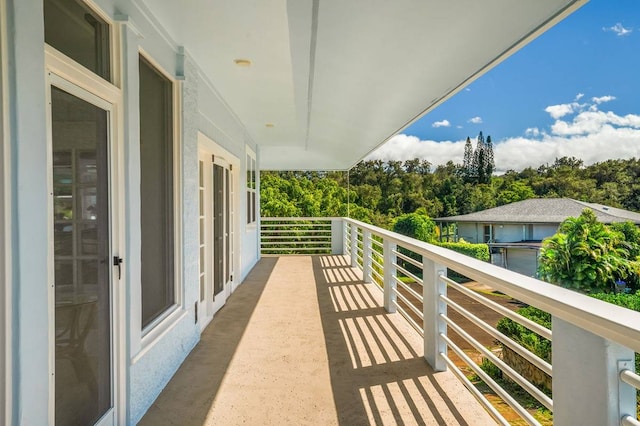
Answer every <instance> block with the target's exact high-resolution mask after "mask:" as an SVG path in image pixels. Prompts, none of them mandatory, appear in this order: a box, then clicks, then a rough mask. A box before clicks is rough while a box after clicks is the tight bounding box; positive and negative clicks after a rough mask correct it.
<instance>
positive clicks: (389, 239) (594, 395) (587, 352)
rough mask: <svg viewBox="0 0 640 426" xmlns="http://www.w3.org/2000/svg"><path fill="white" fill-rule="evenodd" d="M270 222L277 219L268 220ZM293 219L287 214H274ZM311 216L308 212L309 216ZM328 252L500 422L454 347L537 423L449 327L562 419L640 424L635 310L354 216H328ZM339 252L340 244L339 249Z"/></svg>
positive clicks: (639, 324)
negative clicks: (505, 323)
mask: <svg viewBox="0 0 640 426" xmlns="http://www.w3.org/2000/svg"><path fill="white" fill-rule="evenodd" d="M269 220H270V221H271V222H272V223H275V222H274V220H273V219H269ZM278 220H285V221H286V220H289V219H278ZM305 220H308V219H305ZM330 220H331V223H332V229H333V233H332V235H333V239H334V244H333V247H334V251H332V252H333V253H344V254H346V255H348V256H350V258H351V264H352V266H354V267H357V268H360V269H361V270H362V271H363V279H364V281H365V282H375V283H376V284H378V285H379V286H380V287H381V289H382V290H383V292H384V307H385V309H386V310H387V311H388V312H398V313H399V314H401V315H403V316H404V317H405V318H406V319H407V321H409V323H410V324H411V325H412V326H413V327H414V328H415V329H416V330H417V331H418V332H419V333H420V334H421V335H422V336H423V338H424V357H425V359H426V360H427V361H428V362H429V364H430V365H431V366H432V367H433V368H434V369H435V370H436V371H443V370H446V369H450V370H451V371H452V373H454V374H455V375H456V376H457V377H458V378H459V379H460V380H461V381H462V383H463V384H465V386H466V387H467V388H468V389H469V390H470V391H471V392H472V393H473V394H474V396H476V397H477V398H478V400H479V401H480V402H481V403H482V404H483V405H484V406H485V407H486V409H487V410H488V411H489V412H490V413H491V414H492V415H493V416H494V417H495V419H496V420H497V421H498V422H499V423H501V424H509V423H508V422H507V421H506V420H505V419H504V418H503V416H502V415H501V414H500V413H499V412H498V411H497V410H496V409H495V408H494V407H493V406H492V405H491V404H490V403H489V401H488V400H487V399H486V398H485V397H484V396H483V394H482V393H481V392H480V391H478V390H477V388H476V387H475V386H474V385H473V384H472V383H471V381H470V380H469V379H468V378H467V377H466V375H465V374H464V373H463V372H462V371H461V370H460V369H459V368H458V366H457V364H456V363H455V362H454V361H453V360H452V357H451V355H452V354H455V355H456V356H457V357H458V358H459V359H460V360H462V361H463V362H464V363H465V364H467V365H468V366H469V368H470V369H471V370H472V371H474V373H475V374H476V375H477V376H478V377H479V378H480V379H481V380H482V381H484V382H485V383H486V384H487V385H488V386H489V387H491V388H492V389H493V391H494V392H495V393H496V394H497V395H499V396H500V397H501V398H502V399H503V400H504V401H505V402H506V403H507V404H509V405H510V406H511V407H512V408H513V410H514V411H515V412H516V413H518V414H519V415H520V416H521V417H522V418H523V419H524V420H525V422H526V423H528V424H533V425H536V424H539V423H538V421H537V420H536V419H535V418H534V416H532V415H531V413H530V412H529V411H528V410H527V409H526V408H524V407H522V406H521V404H520V403H519V402H518V401H517V400H516V399H515V398H513V397H512V396H511V395H510V394H509V392H508V391H506V390H504V389H503V388H502V386H501V385H500V384H499V383H497V382H496V381H495V380H494V379H493V378H492V377H491V376H489V375H488V374H487V373H486V372H485V371H484V370H483V369H482V368H480V366H479V365H478V364H476V363H475V362H474V361H473V360H472V359H471V358H470V357H469V356H468V355H467V354H466V353H465V352H464V351H463V350H462V349H461V348H460V347H459V346H458V345H457V344H456V343H455V342H454V341H453V340H452V339H451V338H450V337H449V336H448V335H447V331H448V330H449V331H454V332H455V333H456V334H457V335H459V336H460V337H461V338H462V339H464V340H465V341H466V342H467V343H468V344H469V345H471V346H472V347H473V348H475V349H476V351H478V352H479V353H481V354H482V356H483V357H484V358H486V359H487V360H489V361H490V362H492V363H493V364H494V365H495V366H496V367H498V368H499V369H500V370H501V371H502V372H503V375H505V376H508V377H509V378H510V379H511V380H512V381H513V382H515V383H517V384H518V385H520V387H522V389H524V390H525V391H527V392H528V393H529V394H530V395H531V396H533V397H534V398H535V399H537V400H538V401H539V402H540V404H542V405H543V406H545V407H547V408H548V409H549V410H550V411H552V412H553V418H554V423H555V424H558V425H574V424H575V425H578V424H579V425H619V424H622V425H627V426H631V425H633V426H640V423H639V422H638V420H637V413H636V392H637V390H638V389H640V376H638V375H637V374H635V373H634V352H640V313H638V312H634V311H631V310H628V309H624V308H621V307H619V306H615V305H612V304H609V303H606V302H603V301H600V300H596V299H594V298H591V297H588V296H585V295H582V294H579V293H576V292H573V291H570V290H567V289H564V288H561V287H558V286H554V285H551V284H548V283H545V282H542V281H539V280H537V279H534V278H530V277H526V276H523V275H520V274H517V273H515V272H512V271H508V270H506V269H502V268H499V267H497V266H494V265H491V264H489V263H486V262H482V261H479V260H476V259H473V258H471V257H468V256H465V255H462V254H460V253H456V252H454V251H451V250H448V249H445V248H442V247H438V246H434V245H431V244H427V243H424V242H421V241H418V240H415V239H412V238H409V237H405V236H402V235H399V234H396V233H394V232H391V231H387V230H384V229H381V228H377V227H375V226H372V225H368V224H365V223H363V222H359V221H356V220H353V219H347V218H343V219H336V218H332V219H330ZM340 249H342V250H343V251H339V250H340ZM447 270H453V271H455V272H457V273H459V274H462V275H464V276H466V277H468V278H470V279H471V280H473V281H476V282H478V283H482V284H485V285H488V286H490V287H491V288H493V289H495V290H498V291H500V292H502V293H504V294H506V295H509V296H511V297H513V298H514V299H517V300H519V301H521V302H523V303H526V304H528V305H531V306H534V307H537V308H539V309H541V310H543V311H545V312H548V313H549V314H551V316H552V324H553V327H552V328H553V333H552V332H551V330H548V329H546V328H544V327H542V326H540V325H538V324H537V323H535V322H532V321H530V320H528V319H526V318H524V317H522V316H521V315H518V314H516V313H515V312H513V311H511V310H509V309H506V308H504V307H502V306H501V305H499V304H496V303H494V302H493V301H491V300H489V299H488V298H486V297H484V296H482V295H481V294H480V293H478V292H475V291H472V290H469V289H467V288H466V287H465V286H463V285H460V284H458V283H456V282H455V281H453V280H452V279H450V278H448V277H447ZM448 288H453V289H455V290H457V291H459V292H461V293H463V294H465V295H466V296H468V297H470V298H472V299H473V300H474V301H476V302H479V303H481V304H482V305H484V306H486V307H487V308H489V309H493V310H495V311H497V312H498V313H500V314H501V315H504V316H506V317H508V318H510V319H512V320H513V321H515V322H517V323H519V324H520V325H522V326H523V327H526V328H528V329H530V330H531V331H533V332H535V333H537V334H538V335H540V336H541V337H542V338H545V339H548V340H549V341H551V342H552V362H551V363H549V362H547V361H546V360H543V359H541V358H539V357H538V356H537V355H535V354H534V353H532V352H531V351H529V350H528V349H526V348H524V347H523V346H522V345H520V344H519V343H517V342H515V341H513V340H512V339H510V338H509V337H507V336H505V335H504V334H502V333H501V332H500V331H498V330H497V329H496V328H495V327H494V326H493V325H491V324H488V323H487V322H485V321H483V320H482V319H480V318H478V317H477V316H476V315H474V314H473V313H472V312H470V311H469V310H467V309H465V308H464V307H462V306H460V305H459V304H457V303H456V302H455V301H453V300H452V299H450V298H449V297H448V295H447V290H448ZM448 309H450V310H452V311H456V312H457V313H459V314H460V315H462V316H463V317H464V318H466V319H467V320H469V321H470V322H471V323H473V324H474V325H476V326H478V327H479V328H481V329H482V330H484V331H485V332H487V333H489V334H490V335H491V336H492V337H493V338H495V339H496V340H498V341H500V342H501V343H502V345H503V346H504V347H507V348H509V349H510V350H512V351H513V352H515V353H517V354H518V355H520V356H521V357H522V358H524V359H526V360H527V361H529V362H530V363H531V364H532V365H534V366H536V367H537V368H538V369H539V370H541V371H542V372H544V373H545V374H546V375H548V376H549V377H551V378H552V380H553V399H551V398H550V397H549V396H548V395H546V394H545V393H544V392H542V391H541V390H539V389H538V387H536V386H535V385H534V384H533V383H531V382H530V381H529V380H528V379H527V378H525V377H523V375H522V374H521V373H520V372H518V371H516V370H515V369H514V368H513V367H512V366H510V365H509V364H507V363H505V362H504V361H503V360H502V359H501V358H500V357H498V356H496V355H495V354H494V353H493V352H492V351H490V350H488V349H487V348H485V347H484V346H483V345H482V344H481V343H480V342H478V341H477V340H476V338H475V337H474V336H473V335H472V333H470V332H468V331H467V330H465V329H464V327H461V326H460V325H459V324H457V323H456V322H455V321H454V320H452V318H451V317H450V316H449V315H448V314H447V310H448Z"/></svg>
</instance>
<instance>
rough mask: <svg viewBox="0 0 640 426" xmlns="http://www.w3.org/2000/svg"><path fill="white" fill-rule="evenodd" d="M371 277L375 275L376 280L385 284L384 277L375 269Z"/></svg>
mask: <svg viewBox="0 0 640 426" xmlns="http://www.w3.org/2000/svg"><path fill="white" fill-rule="evenodd" d="M371 275H375V276H376V278H378V279H379V280H380V282H381V283H384V277H383V276H382V275H380V274H379V273H377V272H376V270H375V269H372V270H371Z"/></svg>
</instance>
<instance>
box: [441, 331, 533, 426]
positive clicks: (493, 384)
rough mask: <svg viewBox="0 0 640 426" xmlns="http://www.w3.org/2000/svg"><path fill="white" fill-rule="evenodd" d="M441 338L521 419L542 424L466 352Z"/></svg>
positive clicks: (448, 339)
mask: <svg viewBox="0 0 640 426" xmlns="http://www.w3.org/2000/svg"><path fill="white" fill-rule="evenodd" d="M440 338H442V339H443V340H444V341H445V342H446V343H447V346H449V348H450V349H451V350H453V352H455V354H456V355H458V357H460V359H462V360H463V361H464V363H465V364H467V366H469V368H471V369H472V370H473V372H474V373H476V374H477V375H478V376H479V377H480V379H481V380H482V381H483V382H485V383H486V384H487V385H488V386H489V387H490V388H491V389H493V390H494V392H495V393H496V394H498V396H499V397H500V398H502V399H503V400H504V402H506V403H507V404H508V405H509V406H510V407H511V408H513V410H514V411H515V412H516V413H517V414H518V415H519V416H520V417H522V419H523V420H524V421H525V422H527V423H528V424H530V425H532V426H539V425H540V423H538V421H537V420H536V419H535V418H534V417H533V416H532V415H531V414H530V413H529V412H528V411H527V410H526V409H525V408H524V407H523V406H522V405H520V404H519V403H518V401H516V400H515V399H513V397H512V396H511V395H509V393H508V392H507V391H505V390H504V389H502V387H501V386H500V385H499V384H497V383H496V381H495V380H493V379H492V378H491V376H489V375H488V374H487V373H485V371H484V370H483V369H482V368H480V367H479V366H478V365H477V364H476V363H475V362H473V360H472V359H471V358H469V356H468V355H467V354H465V353H464V351H463V350H462V349H460V348H459V347H458V346H457V345H456V344H455V343H453V341H452V340H451V339H450V338H449V337H447V336H446V335H445V334H442V333H441V334H440Z"/></svg>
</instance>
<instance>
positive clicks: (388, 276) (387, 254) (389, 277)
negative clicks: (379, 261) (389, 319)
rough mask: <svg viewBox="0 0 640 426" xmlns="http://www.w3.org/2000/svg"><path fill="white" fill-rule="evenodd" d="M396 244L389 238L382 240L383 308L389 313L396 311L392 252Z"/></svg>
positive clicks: (394, 271)
mask: <svg viewBox="0 0 640 426" xmlns="http://www.w3.org/2000/svg"><path fill="white" fill-rule="evenodd" d="M396 248H397V246H396V244H395V243H392V242H390V241H389V240H386V239H385V240H384V243H383V251H384V265H383V266H384V284H383V289H384V309H385V310H386V311H387V312H389V313H394V312H396V310H397V309H396V304H395V301H396V292H395V289H396V280H395V277H396V267H395V266H393V264H394V263H395V255H394V254H393V252H394V251H395V250H396Z"/></svg>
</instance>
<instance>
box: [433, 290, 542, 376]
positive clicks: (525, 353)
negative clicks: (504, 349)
mask: <svg viewBox="0 0 640 426" xmlns="http://www.w3.org/2000/svg"><path fill="white" fill-rule="evenodd" d="M440 300H442V301H443V302H445V303H446V304H447V306H449V307H451V308H453V310H455V311H456V312H458V313H459V314H460V315H462V316H464V317H465V318H466V319H468V320H469V321H471V322H472V323H473V324H475V325H476V326H478V327H479V328H481V329H482V330H484V331H485V332H486V333H488V334H489V335H491V336H492V337H494V338H495V339H496V340H499V341H500V342H501V343H503V344H505V345H506V346H508V347H509V348H510V349H512V350H513V351H515V352H516V353H517V354H518V355H520V356H521V357H523V358H525V359H526V360H527V361H529V362H530V363H532V364H533V365H535V366H536V367H538V368H539V369H540V370H542V371H544V372H545V373H546V374H548V375H549V376H553V367H552V366H551V364H549V363H548V362H547V361H545V360H543V359H542V358H540V357H539V356H537V355H536V354H534V353H533V352H531V351H530V350H528V349H527V348H525V347H523V346H522V345H520V344H519V343H518V342H516V341H515V340H513V339H511V338H509V337H507V336H506V335H504V334H503V333H501V332H500V331H498V330H496V328H495V327H492V326H491V325H489V324H487V323H486V322H485V321H483V320H481V319H480V318H478V317H477V316H476V315H474V314H472V313H471V312H470V311H468V310H467V309H465V308H463V307H462V306H460V305H459V304H457V303H456V302H454V301H453V300H451V299H449V298H448V297H447V296H444V295H440Z"/></svg>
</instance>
